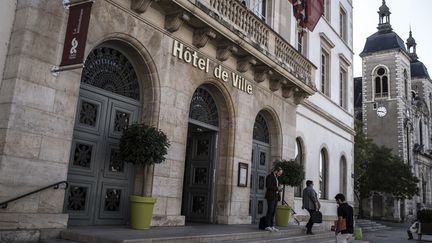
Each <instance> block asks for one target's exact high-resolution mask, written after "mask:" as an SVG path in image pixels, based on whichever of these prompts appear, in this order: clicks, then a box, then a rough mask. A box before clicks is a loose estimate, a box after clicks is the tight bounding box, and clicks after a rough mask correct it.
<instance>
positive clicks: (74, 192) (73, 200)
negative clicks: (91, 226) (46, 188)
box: [67, 186, 87, 211]
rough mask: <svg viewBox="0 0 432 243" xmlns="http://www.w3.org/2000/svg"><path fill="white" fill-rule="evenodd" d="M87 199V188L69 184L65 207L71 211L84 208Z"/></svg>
mask: <svg viewBox="0 0 432 243" xmlns="http://www.w3.org/2000/svg"><path fill="white" fill-rule="evenodd" d="M86 199H87V188H86V187H80V186H71V187H70V189H69V196H68V204H67V209H68V210H73V211H83V210H85V205H86Z"/></svg>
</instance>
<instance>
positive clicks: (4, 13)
mask: <svg viewBox="0 0 432 243" xmlns="http://www.w3.org/2000/svg"><path fill="white" fill-rule="evenodd" d="M16 5H17V0H7V1H5V2H3V4H2V8H1V9H0V16H1V17H0V86H1V80H3V78H1V77H3V70H4V64H5V59H6V54H7V50H8V46H9V41H10V34H11V31H12V24H13V21H14V18H15V9H16Z"/></svg>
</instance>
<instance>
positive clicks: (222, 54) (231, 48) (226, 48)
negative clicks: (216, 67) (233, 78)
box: [216, 43, 238, 62]
mask: <svg viewBox="0 0 432 243" xmlns="http://www.w3.org/2000/svg"><path fill="white" fill-rule="evenodd" d="M237 52H238V48H237V46H235V45H234V44H231V43H223V44H220V45H218V46H217V50H216V58H217V59H218V60H219V61H221V62H223V61H226V60H227V59H228V58H229V56H230V55H231V53H237Z"/></svg>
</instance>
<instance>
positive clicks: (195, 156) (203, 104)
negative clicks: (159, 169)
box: [182, 86, 219, 223]
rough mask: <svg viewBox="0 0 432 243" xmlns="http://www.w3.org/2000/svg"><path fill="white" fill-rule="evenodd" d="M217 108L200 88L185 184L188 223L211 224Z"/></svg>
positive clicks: (193, 107)
mask: <svg viewBox="0 0 432 243" xmlns="http://www.w3.org/2000/svg"><path fill="white" fill-rule="evenodd" d="M218 132H219V113H218V107H217V105H216V102H215V100H214V98H213V97H212V95H211V93H210V91H209V90H208V89H207V88H206V87H205V86H201V87H199V88H198V89H197V90H196V91H195V93H194V94H193V96H192V101H191V104H190V110H189V126H188V137H187V148H186V160H185V162H186V167H185V177H184V183H183V200H182V214H183V215H185V217H186V221H189V222H203V223H210V222H212V217H213V214H212V212H213V202H214V193H213V191H214V185H215V183H213V182H214V176H215V173H216V163H215V162H216V155H217V151H216V147H217V146H216V143H217V138H218Z"/></svg>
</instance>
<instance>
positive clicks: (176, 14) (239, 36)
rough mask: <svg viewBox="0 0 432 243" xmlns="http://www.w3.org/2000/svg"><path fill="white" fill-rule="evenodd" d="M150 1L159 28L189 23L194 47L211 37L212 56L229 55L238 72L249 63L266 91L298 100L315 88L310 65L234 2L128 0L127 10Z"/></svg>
mask: <svg viewBox="0 0 432 243" xmlns="http://www.w3.org/2000/svg"><path fill="white" fill-rule="evenodd" d="M152 3H154V4H157V5H158V6H159V7H161V8H163V10H164V12H165V13H166V14H167V15H166V18H165V29H167V30H168V31H170V32H175V31H177V30H178V29H179V28H180V26H181V25H182V24H187V25H189V26H191V27H193V28H194V30H195V31H194V37H193V39H194V45H195V46H196V47H198V48H201V47H203V46H205V45H206V43H207V42H208V41H209V40H210V39H216V40H217V43H219V44H218V50H217V56H216V57H217V59H219V60H220V61H225V60H227V58H228V57H229V55H233V56H235V57H236V58H237V60H238V65H237V70H238V71H240V72H245V71H247V70H249V69H251V68H252V69H253V71H254V80H255V81H256V82H258V83H260V82H263V81H264V80H266V79H268V80H269V85H270V87H269V88H270V90H272V91H277V90H279V89H282V96H283V97H284V98H290V97H293V98H294V101H295V102H296V103H300V102H301V101H302V100H303V99H304V98H306V97H307V96H310V95H312V94H314V93H315V92H316V87H315V81H314V80H315V71H316V69H317V68H316V66H314V65H313V63H312V62H310V61H309V60H308V59H307V58H306V57H304V56H303V55H302V54H301V53H300V52H298V51H297V50H296V49H295V48H294V47H293V46H292V45H291V44H289V43H288V42H287V41H286V40H285V39H284V38H282V37H281V36H280V35H279V34H278V33H277V32H275V31H274V30H273V29H272V28H271V27H270V26H268V25H267V24H266V23H265V22H264V21H263V20H261V19H260V18H259V17H258V16H256V15H255V14H254V13H253V12H252V11H251V10H249V9H248V8H246V6H244V5H243V4H242V3H241V2H240V1H238V0H169V1H168V0H132V9H133V10H134V11H136V12H138V13H142V12H144V11H146V9H147V8H148V7H149V6H150V4H152Z"/></svg>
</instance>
